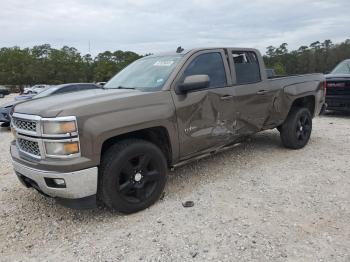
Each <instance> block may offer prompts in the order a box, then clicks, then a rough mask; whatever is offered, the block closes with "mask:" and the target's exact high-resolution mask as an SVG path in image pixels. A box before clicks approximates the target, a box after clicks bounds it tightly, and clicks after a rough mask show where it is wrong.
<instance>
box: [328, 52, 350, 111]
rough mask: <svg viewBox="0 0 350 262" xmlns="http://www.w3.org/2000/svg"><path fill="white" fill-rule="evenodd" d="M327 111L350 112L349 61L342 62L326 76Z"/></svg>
mask: <svg viewBox="0 0 350 262" xmlns="http://www.w3.org/2000/svg"><path fill="white" fill-rule="evenodd" d="M326 81H327V94H326V104H327V109H330V110H337V111H350V59H348V60H344V61H343V62H341V63H340V64H339V65H337V66H336V67H335V68H334V70H333V71H332V72H331V73H330V74H328V75H326Z"/></svg>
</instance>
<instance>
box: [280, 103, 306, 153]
mask: <svg viewBox="0 0 350 262" xmlns="http://www.w3.org/2000/svg"><path fill="white" fill-rule="evenodd" d="M311 131H312V117H311V113H310V111H309V109H307V108H292V109H291V112H289V114H288V117H287V119H286V121H285V122H284V123H283V125H282V127H281V131H280V132H281V140H282V144H283V145H284V146H285V147H287V148H291V149H300V148H303V147H304V146H305V145H306V144H307V143H308V142H309V139H310V136H311Z"/></svg>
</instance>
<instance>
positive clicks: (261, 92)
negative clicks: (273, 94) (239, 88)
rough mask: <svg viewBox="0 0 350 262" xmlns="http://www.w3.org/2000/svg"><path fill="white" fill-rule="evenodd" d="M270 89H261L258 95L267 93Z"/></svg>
mask: <svg viewBox="0 0 350 262" xmlns="http://www.w3.org/2000/svg"><path fill="white" fill-rule="evenodd" d="M267 92H268V91H267V90H259V91H258V92H256V94H257V95H265V94H266V93H267Z"/></svg>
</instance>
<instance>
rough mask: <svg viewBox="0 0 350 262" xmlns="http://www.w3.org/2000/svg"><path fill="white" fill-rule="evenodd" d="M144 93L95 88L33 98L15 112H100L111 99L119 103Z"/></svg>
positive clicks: (49, 115) (69, 113) (71, 113)
mask: <svg viewBox="0 0 350 262" xmlns="http://www.w3.org/2000/svg"><path fill="white" fill-rule="evenodd" d="M142 94H144V92H141V91H138V90H126V89H94V90H87V91H80V92H75V93H67V94H61V95H53V96H49V97H44V98H40V99H33V100H30V101H27V102H26V103H23V104H22V103H21V104H18V105H16V106H15V109H14V112H16V113H22V114H30V115H39V116H41V117H56V116H58V115H61V116H62V115H77V114H84V111H91V110H87V109H91V108H93V109H94V111H95V112H96V113H98V111H99V108H101V110H102V108H103V105H104V104H105V103H108V102H111V101H113V102H115V103H117V102H116V100H119V99H123V98H128V97H131V96H138V95H142Z"/></svg>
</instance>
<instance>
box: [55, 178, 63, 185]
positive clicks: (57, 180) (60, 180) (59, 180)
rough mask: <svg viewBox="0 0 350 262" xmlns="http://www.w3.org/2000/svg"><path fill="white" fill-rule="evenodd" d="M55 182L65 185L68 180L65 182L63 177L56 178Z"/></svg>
mask: <svg viewBox="0 0 350 262" xmlns="http://www.w3.org/2000/svg"><path fill="white" fill-rule="evenodd" d="M53 182H54V183H55V184H56V185H58V186H65V185H66V182H64V179H62V178H54V179H53Z"/></svg>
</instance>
